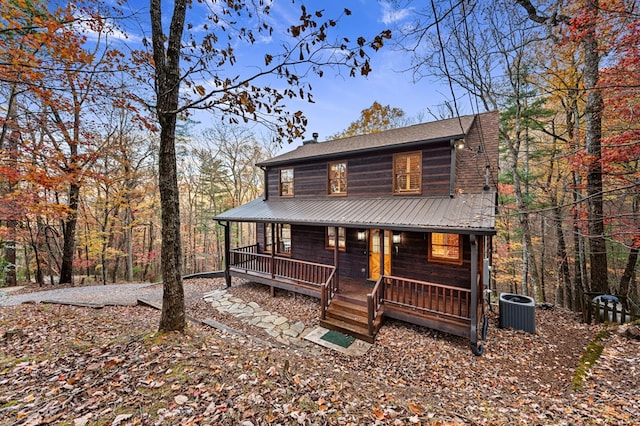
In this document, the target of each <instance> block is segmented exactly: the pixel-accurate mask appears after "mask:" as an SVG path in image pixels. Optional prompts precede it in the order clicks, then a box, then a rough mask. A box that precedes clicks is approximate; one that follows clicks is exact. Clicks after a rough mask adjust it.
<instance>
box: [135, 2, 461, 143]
mask: <svg viewBox="0 0 640 426" xmlns="http://www.w3.org/2000/svg"><path fill="white" fill-rule="evenodd" d="M205 1H207V0H205ZM304 3H305V5H306V6H307V10H308V11H315V10H317V9H324V16H325V17H334V16H338V15H339V14H340V13H341V12H342V10H343V9H344V8H348V9H349V10H351V12H352V15H351V16H348V17H345V18H344V19H343V20H342V21H341V23H340V24H339V26H338V27H337V30H336V31H335V32H333V33H330V34H334V35H340V36H346V37H349V38H351V39H352V40H355V39H356V38H357V36H359V35H363V36H365V37H367V38H370V37H371V36H373V35H375V34H378V33H379V32H380V31H381V30H384V29H393V28H395V27H396V26H398V25H404V24H408V23H409V22H410V19H411V17H412V10H410V9H403V10H399V11H394V10H393V9H392V7H391V6H390V5H389V3H387V2H384V1H376V0H343V1H340V2H333V1H332V2H328V1H322V0H307V1H305V2H304ZM126 4H127V5H128V6H129V7H131V8H132V9H134V10H137V11H138V12H139V19H140V26H139V27H138V28H137V30H136V28H135V25H131V26H128V28H127V31H128V32H129V38H128V40H127V41H126V43H128V44H130V45H132V46H133V45H135V44H137V43H139V42H140V40H141V37H140V33H138V34H136V31H140V29H141V28H144V27H145V24H144V23H143V22H146V21H148V19H149V18H148V16H149V15H148V1H147V0H129V2H128V3H126ZM209 5H212V3H209ZM169 6H170V3H167V7H166V10H165V11H164V14H165V16H164V18H165V19H167V20H168V19H169V17H170V15H169V12H170V9H169ZM211 7H215V6H211ZM271 9H272V12H271V14H270V19H271V20H272V21H271V24H272V25H274V27H275V28H276V32H277V31H282V32H284V31H285V30H286V28H288V27H289V26H290V25H291V24H293V23H296V22H297V19H298V16H299V10H300V9H299V3H296V4H294V5H292V4H291V1H290V0H274V1H273V2H272V8H271ZM205 13H206V11H205V9H204V8H203V6H202V5H200V4H198V2H196V1H194V4H193V7H192V9H190V10H189V11H188V14H187V21H188V22H191V23H192V24H193V29H192V31H199V30H201V22H199V20H201V19H202V16H203V15H204V14H205ZM275 43H278V39H277V36H274V37H272V38H268V37H265V38H264V39H261V40H258V42H257V43H256V44H255V45H253V46H251V48H250V49H249V48H243V49H242V50H239V51H237V52H236V53H237V55H238V63H237V64H236V66H235V67H234V68H230V71H231V72H241V70H242V67H245V68H247V69H249V68H251V67H252V61H254V62H255V61H256V59H255V58H256V57H258V58H260V60H261V58H262V57H263V52H265V51H269V49H273V46H274V45H275ZM410 59H411V58H410V57H409V55H408V54H407V53H405V52H401V51H399V50H397V49H394V48H393V46H392V43H387V45H386V46H385V47H384V48H383V49H382V50H380V51H378V52H376V53H374V54H372V60H371V65H372V69H373V72H372V73H370V74H369V76H368V77H356V78H351V77H349V76H348V75H346V74H345V73H344V72H342V74H343V75H336V73H334V72H332V71H331V70H328V71H327V72H326V73H325V75H324V77H322V78H315V77H314V78H312V79H311V80H310V83H311V85H312V87H313V92H312V94H313V98H314V100H315V103H313V104H310V103H307V102H300V101H289V102H288V103H287V105H288V106H289V107H290V108H291V109H292V110H298V109H300V110H302V111H303V113H304V114H305V115H306V117H307V118H308V126H307V132H306V134H305V139H310V138H311V134H312V133H313V132H318V133H319V134H320V140H325V138H327V137H329V136H331V135H333V134H335V133H337V132H340V131H342V130H344V129H345V128H347V127H348V126H349V124H350V123H351V122H352V121H355V120H357V119H358V118H359V117H360V112H361V111H362V110H363V109H365V108H368V107H370V106H371V105H372V104H373V102H374V101H378V102H379V103H381V104H382V105H390V106H391V107H396V108H401V109H403V110H404V111H405V112H406V114H407V116H409V117H415V116H417V115H418V114H420V113H422V114H423V116H424V118H423V121H430V120H432V119H433V118H432V117H431V116H429V114H428V113H427V108H431V109H432V110H437V107H438V105H439V104H442V103H443V102H444V101H445V100H448V101H451V99H452V96H451V93H450V89H449V86H448V83H447V82H445V81H441V82H436V81H429V80H427V79H423V80H421V81H419V82H415V83H414V82H413V81H412V75H411V73H410V72H402V71H403V70H405V69H407V68H408V67H409V65H410ZM278 84H282V82H280V83H278ZM460 105H461V106H460V113H461V114H467V113H470V112H471V111H470V110H469V109H468V108H465V104H464V102H460ZM196 119H197V120H199V121H200V122H201V125H202V126H204V127H208V124H207V122H211V121H212V120H213V119H212V118H209V117H208V116H207V115H205V114H198V115H197V116H196ZM301 142H302V140H300V141H298V143H301ZM298 143H296V144H294V146H295V145H297V144H298ZM285 148H286V147H285Z"/></svg>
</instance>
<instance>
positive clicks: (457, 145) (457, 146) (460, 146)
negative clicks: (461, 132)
mask: <svg viewBox="0 0 640 426" xmlns="http://www.w3.org/2000/svg"><path fill="white" fill-rule="evenodd" d="M453 147H454V148H455V149H456V150H457V151H462V150H463V149H464V148H465V143H464V139H458V140H456V141H455V142H454V144H453Z"/></svg>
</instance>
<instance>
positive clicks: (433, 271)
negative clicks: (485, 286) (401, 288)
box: [391, 232, 471, 288]
mask: <svg viewBox="0 0 640 426" xmlns="http://www.w3.org/2000/svg"><path fill="white" fill-rule="evenodd" d="M427 250H428V247H427V234H423V233H416V232H403V233H402V241H401V243H400V244H399V245H398V254H396V253H395V250H394V251H393V255H392V263H391V274H392V275H395V276H398V277H403V278H412V279H415V280H421V281H429V282H433V283H438V284H446V285H451V286H456V287H462V288H470V279H469V277H470V274H471V261H470V260H471V246H470V242H469V236H468V235H464V236H462V265H455V264H450V263H439V262H433V261H432V262H429V261H428V260H427Z"/></svg>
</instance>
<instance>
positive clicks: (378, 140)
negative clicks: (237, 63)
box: [216, 112, 498, 355]
mask: <svg viewBox="0 0 640 426" xmlns="http://www.w3.org/2000/svg"><path fill="white" fill-rule="evenodd" d="M258 166H259V167H260V168H262V170H263V171H264V182H265V189H264V193H263V196H262V197H260V198H258V199H256V200H253V201H251V202H249V203H247V204H244V205H242V206H239V207H236V208H233V209H231V210H228V211H226V212H224V213H222V214H220V215H218V216H216V220H218V221H219V223H221V224H222V225H223V226H224V227H225V259H226V262H225V265H226V266H225V277H226V279H227V285H228V286H229V285H231V277H232V276H234V277H241V278H245V279H248V280H251V281H254V282H257V283H261V284H265V285H268V286H271V288H272V289H274V288H281V289H286V290H289V291H293V292H298V293H302V294H307V295H311V296H314V297H317V298H318V299H320V309H319V316H320V324H321V325H322V326H324V327H327V328H329V329H333V330H337V331H341V332H343V333H346V334H350V335H352V336H354V337H356V338H359V339H363V340H366V341H369V342H374V341H375V336H376V333H377V332H378V330H379V329H380V327H381V326H382V324H383V321H384V319H385V318H395V319H399V320H402V321H406V322H409V323H413V324H418V325H422V326H426V327H429V328H433V329H436V330H440V331H443V332H446V333H450V334H453V335H457V336H462V337H464V338H467V339H469V341H470V344H471V349H472V350H473V352H474V353H475V354H476V355H479V354H481V353H482V345H481V344H479V343H478V342H479V340H483V339H484V333H486V319H485V318H484V303H483V300H484V298H483V292H484V289H485V287H486V286H488V285H489V279H490V268H491V252H492V238H493V236H494V235H495V233H496V230H495V212H496V201H497V172H498V113H497V112H488V113H482V114H476V115H467V116H462V117H457V118H452V119H446V120H441V121H435V122H429V123H423V124H417V125H412V126H408V127H404V128H396V129H392V130H386V131H381V132H377V133H372V134H366V135H360V136H353V137H348V138H343V139H336V140H330V141H325V142H318V141H317V135H316V134H314V139H313V140H311V141H306V142H304V143H303V144H302V145H301V146H300V147H298V148H296V149H294V150H292V151H290V152H287V153H284V154H282V155H279V156H276V157H274V158H271V159H269V160H267V161H263V162H262V163H260V164H258ZM234 222H244V223H251V224H254V226H255V227H256V232H255V235H256V236H257V237H256V241H255V243H254V244H251V245H249V246H245V247H231V246H230V244H231V238H230V231H229V230H230V226H231V224H232V223H234Z"/></svg>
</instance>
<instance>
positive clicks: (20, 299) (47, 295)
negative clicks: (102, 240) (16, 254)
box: [0, 283, 162, 306]
mask: <svg viewBox="0 0 640 426" xmlns="http://www.w3.org/2000/svg"><path fill="white" fill-rule="evenodd" d="M139 298H143V299H147V300H152V301H161V300H162V284H157V283H155V284H149V283H145V284H108V285H94V286H85V287H68V288H60V289H55V290H46V291H38V292H34V293H24V294H17V295H11V294H10V293H9V294H7V293H5V292H4V291H3V289H0V306H12V305H19V304H21V303H25V302H38V303H40V302H47V303H64V304H67V303H68V304H73V303H86V304H91V305H119V306H133V305H136V304H137V303H138V299H139Z"/></svg>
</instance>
